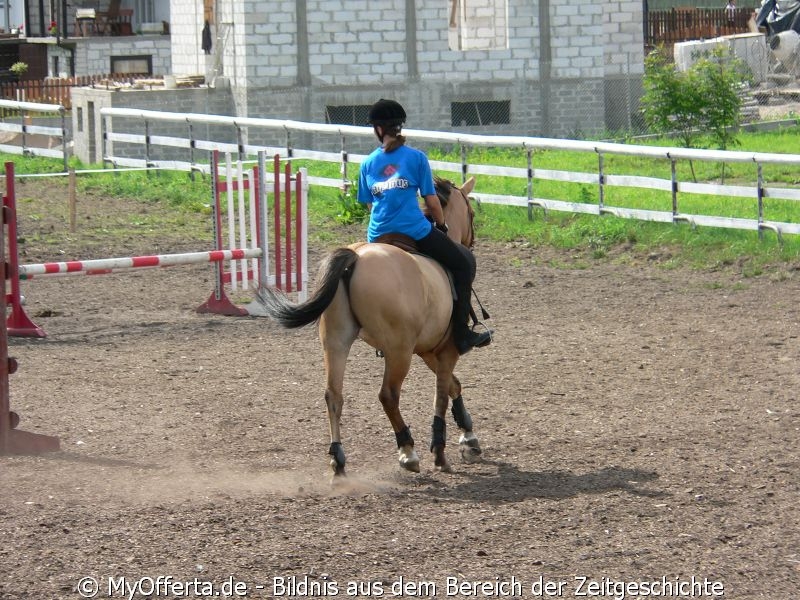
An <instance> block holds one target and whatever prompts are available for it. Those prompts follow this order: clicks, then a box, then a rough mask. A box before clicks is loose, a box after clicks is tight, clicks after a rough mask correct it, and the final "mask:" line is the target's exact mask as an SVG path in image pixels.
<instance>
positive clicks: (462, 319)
mask: <svg viewBox="0 0 800 600" xmlns="http://www.w3.org/2000/svg"><path fill="white" fill-rule="evenodd" d="M417 248H419V251H420V252H422V253H423V254H427V255H428V256H430V257H431V258H433V259H435V260H437V261H439V262H440V263H441V264H442V265H444V266H445V267H446V268H447V269H448V270H449V271H450V272H451V273H452V274H453V285H454V286H455V288H456V296H457V298H456V302H455V307H454V310H453V313H454V314H453V322H454V324H455V326H456V327H458V328H459V329H461V327H462V325H463V326H466V325H467V319H468V317H469V306H470V302H469V294H470V290H471V289H472V281H473V280H474V279H475V272H476V268H477V263H476V262H475V256H474V255H473V254H472V252H470V251H469V249H467V248H466V247H465V246H463V245H461V244H459V243H457V242H454V241H453V240H451V239H450V238H449V237H447V234H445V233H442V232H441V231H439V230H438V229H436V228H435V227H432V228H431V232H430V233H429V234H428V235H426V236H425V237H424V238H422V239H419V240H417Z"/></svg>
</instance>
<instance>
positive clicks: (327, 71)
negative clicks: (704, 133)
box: [73, 0, 644, 160]
mask: <svg viewBox="0 0 800 600" xmlns="http://www.w3.org/2000/svg"><path fill="white" fill-rule="evenodd" d="M169 6H170V33H171V35H170V42H169V43H170V45H171V52H170V54H171V63H172V64H171V73H172V74H173V75H176V76H184V75H197V74H203V75H205V76H206V81H207V82H208V83H209V88H208V89H195V90H191V89H177V90H168V91H163V92H153V93H152V94H150V93H134V94H128V93H125V94H116V95H115V94H104V93H102V92H99V91H98V92H95V91H92V90H88V91H87V90H78V92H80V93H77V94H75V93H74V94H73V105H74V106H76V107H79V108H80V109H81V110H78V111H75V113H76V114H77V115H83V116H80V117H79V116H75V115H73V123H74V129H75V131H76V132H93V133H91V134H90V137H91V136H92V135H93V136H94V139H93V140H89V139H88V138H87V139H85V140H80V139H78V136H77V135H76V153H77V154H78V155H79V156H81V157H82V158H84V159H87V160H88V159H94V158H96V154H95V150H96V149H97V148H99V146H100V131H99V128H98V127H96V126H95V125H94V124H93V123H92V122H97V118H96V117H97V114H98V113H97V111H98V110H99V108H100V107H101V106H130V107H136V108H150V109H155V110H159V109H161V110H176V111H179V110H187V109H189V110H192V109H190V108H189V107H193V108H194V110H193V111H194V112H208V113H213V114H227V115H235V116H249V117H269V118H288V119H295V120H300V121H308V122H319V123H324V122H335V123H349V124H356V125H363V124H365V122H366V112H367V108H368V107H369V106H370V105H371V104H372V103H373V102H374V101H375V100H377V99H378V98H380V97H390V98H394V99H396V100H398V101H399V102H401V103H402V104H403V105H404V106H405V107H406V110H407V111H408V114H409V120H408V126H409V127H412V128H419V129H433V130H458V131H467V132H474V133H498V134H503V133H505V134H523V135H534V136H544V137H577V136H580V135H583V134H597V133H602V132H604V131H608V130H619V129H626V128H630V126H631V123H632V121H633V120H634V115H635V113H636V112H637V111H638V102H639V97H640V95H641V79H642V73H643V68H644V67H643V63H644V56H643V53H644V44H643V23H642V21H643V10H642V3H641V2H640V1H633V0H631V1H628V0H612V1H607V2H595V1H590V0H575V1H573V2H571V3H563V2H554V1H552V0H469V1H467V0H369V1H367V0H296V1H294V2H291V1H287V0H170V5H169ZM465 7H466V8H465ZM206 20H208V21H209V22H210V28H211V34H212V40H213V45H212V48H211V51H210V53H206V52H205V51H204V50H203V49H202V40H203V35H202V32H203V28H204V23H205V21H206ZM138 37H139V36H136V38H138ZM136 38H133V39H134V40H135V39H136ZM84 119H88V120H87V121H86V122H85V123H84ZM251 142H253V143H258V141H257V140H251Z"/></svg>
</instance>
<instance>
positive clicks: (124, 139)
mask: <svg viewBox="0 0 800 600" xmlns="http://www.w3.org/2000/svg"><path fill="white" fill-rule="evenodd" d="M7 104H13V105H14V107H16V108H20V109H21V110H37V111H40V112H60V114H62V115H63V107H58V106H54V105H33V104H32V103H14V102H8V101H2V103H0V107H2V106H6V105H7ZM59 109H61V110H60V111H59ZM101 115H102V122H101V128H102V144H103V148H102V156H103V160H104V161H105V162H107V163H109V164H112V165H114V166H115V167H136V168H142V167H145V168H167V169H178V170H187V171H193V170H199V171H207V170H208V152H210V151H212V150H219V151H220V152H232V153H236V154H238V156H239V158H240V159H241V160H247V159H248V157H255V156H256V155H257V154H258V152H259V151H261V150H264V151H266V152H267V153H268V154H280V155H281V156H282V157H284V158H287V157H289V158H294V159H309V160H315V161H324V162H332V163H338V164H339V170H340V174H341V176H340V177H339V178H324V177H314V176H311V177H309V183H310V184H311V185H322V186H333V187H342V186H345V185H348V184H349V180H350V179H354V178H355V177H356V173H355V167H354V165H355V164H357V163H359V162H360V161H361V160H363V159H364V158H365V155H364V154H357V153H354V152H352V149H353V148H358V147H362V148H364V147H367V146H368V145H370V144H371V145H374V134H373V132H372V129H371V128H369V127H355V126H348V125H325V124H319V123H305V122H299V121H289V120H279V119H257V118H238V117H228V116H219V115H205V114H194V113H188V114H187V113H170V112H159V111H149V110H138V109H126V108H103V109H101ZM2 130H7V131H17V132H20V133H21V134H22V135H23V140H24V135H25V134H26V133H34V132H35V133H46V134H49V135H56V136H59V135H60V136H61V140H62V144H61V146H60V148H53V149H48V150H46V151H45V150H44V149H37V150H35V151H34V150H30V153H35V154H41V155H45V156H61V157H63V158H64V160H65V171H66V156H65V153H64V151H63V148H65V147H66V146H67V144H65V143H64V142H66V141H67V140H66V139H65V135H66V134H65V129H64V128H63V126H62V128H61V129H60V130H59V129H57V128H45V127H41V128H37V127H33V126H29V125H25V124H20V125H18V124H16V123H13V124H12V123H0V131H2ZM220 131H227V132H228V135H227V138H228V139H229V140H230V139H235V142H231V141H224V140H221V139H220V137H219V135H212V133H214V134H219V132H220ZM406 134H407V135H408V136H409V138H411V139H412V140H413V141H414V142H415V143H417V142H424V143H429V144H433V145H439V146H442V147H457V148H459V149H460V154H461V161H460V162H457V163H455V162H445V161H437V160H432V161H431V166H432V168H433V169H434V170H435V171H445V172H451V173H460V174H461V177H462V180H464V179H466V177H468V176H469V175H495V176H504V177H511V178H518V179H520V180H522V181H524V186H521V188H520V189H522V188H523V187H524V189H525V190H526V193H525V195H524V196H515V195H501V194H489V193H477V192H476V193H474V194H473V196H474V197H475V198H476V199H477V200H478V201H479V202H486V203H489V204H504V205H510V206H519V207H526V208H527V209H528V214H529V215H532V214H533V209H534V208H535V207H541V208H543V209H545V210H555V211H565V212H573V213H585V214H594V215H603V214H612V215H615V216H617V217H621V218H627V219H639V220H646V221H657V222H664V223H678V222H686V223H690V224H692V225H701V226H712V227H723V228H732V229H744V230H751V231H757V232H759V234H761V233H762V232H763V231H765V230H771V231H774V232H775V233H776V234H777V235H778V236H779V237H781V236H782V235H783V234H786V233H789V234H800V218H798V219H797V221H791V222H787V221H779V220H776V219H774V218H772V219H771V218H770V215H769V214H767V210H766V209H765V200H769V199H778V200H785V201H791V202H797V201H800V183H798V182H800V155H798V154H777V153H759V152H742V151H721V150H695V149H686V148H674V147H653V146H641V145H631V144H614V143H605V142H591V141H576V140H559V139H549V138H537V137H517V136H490V135H472V134H465V133H450V132H440V131H423V130H414V129H407V130H406ZM259 137H260V138H267V137H270V138H271V139H280V138H282V145H280V146H278V145H271V146H270V145H264V144H260V145H259V144H251V143H249V142H248V140H249V139H256V138H259ZM323 138H324V140H325V143H324V144H319V145H317V144H318V142H319V140H320V139H323ZM296 139H301V140H310V142H309V144H308V145H309V146H312V147H309V148H295V147H293V140H296ZM314 146H316V148H315V147H314ZM123 147H124V149H125V151H124V152H115V148H117V149H121V148H123ZM320 147H328V148H331V147H337V148H338V150H337V151H332V150H328V151H326V150H321V149H319V148H320ZM479 147H483V148H513V149H516V150H518V151H519V152H520V153H521V155H522V156H524V157H525V162H526V164H527V166H526V167H525V168H519V167H506V166H498V165H486V164H477V163H476V162H474V161H470V149H473V148H479ZM131 148H134V149H135V151H134V152H131ZM348 148H350V149H348ZM0 150H4V151H9V152H10V151H13V150H11V149H8V148H6V146H4V145H2V144H0ZM541 150H568V151H574V152H581V153H589V154H592V155H594V156H596V157H597V169H596V170H594V171H592V172H587V171H575V170H569V166H570V165H565V168H564V169H545V168H537V166H536V164H535V159H536V152H537V151H541ZM21 152H26V150H25V149H24V148H23V149H22V150H21ZM171 154H174V156H175V157H179V158H176V159H175V160H172V159H164V158H163V156H169V155H171ZM614 155H629V156H638V157H647V158H651V159H657V160H663V161H665V162H666V163H667V164H669V165H670V172H671V177H670V178H657V177H643V176H636V175H618V174H612V173H607V172H606V169H605V168H604V160H605V158H606V157H611V156H614ZM682 161H713V162H724V163H748V164H751V165H754V173H755V175H754V177H753V179H752V182H751V183H749V184H745V185H743V184H738V183H737V184H733V185H731V184H727V185H723V184H716V183H694V182H691V181H681V180H679V178H678V175H677V173H678V169H677V165H678V164H679V163H680V162H682ZM520 162H521V161H520ZM769 165H772V166H775V165H779V166H781V167H782V168H785V169H789V170H791V172H797V177H795V179H794V181H795V182H796V183H794V184H793V185H791V186H786V185H783V186H781V185H775V184H770V182H768V181H767V180H766V179H765V177H764V176H763V168H764V167H765V166H769ZM348 169H351V171H350V172H349V171H348ZM544 180H551V181H560V182H569V183H577V184H583V185H590V186H596V189H597V191H598V194H597V197H598V201H597V202H574V201H569V200H566V199H563V198H544V197H542V196H541V195H539V194H537V192H538V191H539V190H538V189H537V185H538V184H537V181H544ZM610 187H621V188H632V189H637V188H638V189H642V190H659V191H662V192H666V193H668V194H670V195H671V198H672V206H671V210H648V209H641V208H631V207H624V206H611V205H609V204H607V203H606V202H605V198H606V191H607V190H608V188H610ZM686 195H713V196H722V197H732V198H741V199H743V204H744V205H747V206H752V207H753V209H754V210H753V211H751V212H755V214H756V215H757V216H756V218H740V217H730V216H719V215H709V214H700V213H697V212H693V213H688V212H684V211H681V210H680V202H679V200H681V199H682V198H684V197H686ZM748 202H751V203H752V204H748ZM798 212H800V211H798Z"/></svg>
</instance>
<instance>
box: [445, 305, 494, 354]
mask: <svg viewBox="0 0 800 600" xmlns="http://www.w3.org/2000/svg"><path fill="white" fill-rule="evenodd" d="M468 320H469V291H468V292H467V293H466V294H461V293H459V294H458V299H457V300H456V301H455V302H454V303H453V340H454V341H455V343H456V348H457V349H458V353H459V354H466V353H467V352H469V351H470V350H472V349H473V348H481V347H483V346H488V345H489V344H490V343H491V341H492V334H491V333H490V332H488V331H481V332H477V331H473V330H472V329H470V328H469V325H468Z"/></svg>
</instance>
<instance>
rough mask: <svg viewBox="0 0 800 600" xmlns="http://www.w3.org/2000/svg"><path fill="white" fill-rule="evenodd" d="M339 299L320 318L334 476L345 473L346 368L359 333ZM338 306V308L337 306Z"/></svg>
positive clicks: (347, 309) (331, 460)
mask: <svg viewBox="0 0 800 600" xmlns="http://www.w3.org/2000/svg"><path fill="white" fill-rule="evenodd" d="M337 300H340V297H339V296H337V299H336V300H334V303H332V304H331V307H330V308H329V310H328V311H327V312H326V313H325V314H323V316H322V318H321V319H320V325H319V336H320V340H321V341H322V349H323V352H324V356H325V374H326V380H327V381H326V384H325V405H326V407H327V410H328V421H329V423H330V433H331V445H330V448H329V450H328V455H329V456H330V465H331V469H332V470H333V476H334V478H336V477H337V476H341V475H344V474H345V471H344V465H345V455H344V449H343V448H342V438H341V430H340V424H341V418H342V408H343V406H344V394H343V386H344V370H345V366H346V364H347V355H348V354H349V353H350V348H351V346H352V345H353V342H354V341H355V339H356V336H357V334H358V326H357V325H356V324H355V322H353V319H352V316H350V314H349V308H347V307H346V306H341V305H337ZM337 307H338V309H339V310H337Z"/></svg>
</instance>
